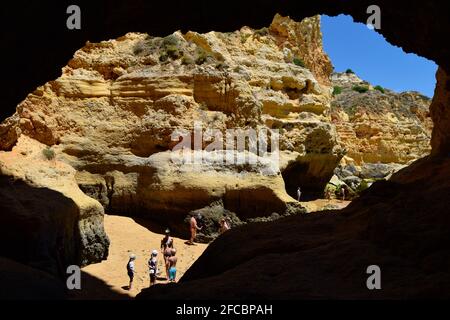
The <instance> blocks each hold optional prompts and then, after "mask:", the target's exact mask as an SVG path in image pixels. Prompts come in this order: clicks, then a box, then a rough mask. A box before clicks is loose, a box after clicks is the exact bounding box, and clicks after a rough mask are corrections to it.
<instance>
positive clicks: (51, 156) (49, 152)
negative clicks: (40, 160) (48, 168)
mask: <svg viewBox="0 0 450 320" xmlns="http://www.w3.org/2000/svg"><path fill="white" fill-rule="evenodd" d="M42 154H43V155H44V157H45V158H46V159H47V160H53V159H55V151H54V150H53V149H52V148H50V147H49V146H47V147H46V148H45V149H43V150H42Z"/></svg>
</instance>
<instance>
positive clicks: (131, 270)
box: [127, 253, 136, 290]
mask: <svg viewBox="0 0 450 320" xmlns="http://www.w3.org/2000/svg"><path fill="white" fill-rule="evenodd" d="M135 260H136V255H135V254H133V253H132V254H130V259H129V260H128V263H127V273H128V277H129V278H130V284H129V285H128V290H131V288H132V287H133V279H134V274H135V273H136V269H135V263H134V262H135Z"/></svg>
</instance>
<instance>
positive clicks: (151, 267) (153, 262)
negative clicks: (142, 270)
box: [148, 250, 158, 287]
mask: <svg viewBox="0 0 450 320" xmlns="http://www.w3.org/2000/svg"><path fill="white" fill-rule="evenodd" d="M157 256H158V251H157V250H153V251H152V255H151V256H150V259H149V260H148V272H149V274H150V287H151V286H152V285H154V284H155V283H156V276H157V274H158V258H157Z"/></svg>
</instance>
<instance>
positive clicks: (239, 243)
mask: <svg viewBox="0 0 450 320" xmlns="http://www.w3.org/2000/svg"><path fill="white" fill-rule="evenodd" d="M435 172H439V173H440V174H439V175H436V174H435ZM449 174H450V160H449V158H430V157H427V158H425V159H422V160H419V161H418V162H416V163H414V164H413V165H412V166H410V167H408V168H406V169H404V170H402V171H400V172H398V173H396V174H395V175H394V176H393V177H392V178H391V180H390V181H382V182H377V183H375V184H374V185H373V187H372V188H370V189H369V190H368V191H367V192H365V193H364V194H363V195H362V196H361V197H360V198H358V199H357V200H355V201H354V202H353V203H352V204H351V205H350V206H349V207H347V208H346V209H343V210H341V211H340V212H339V213H338V212H336V211H329V212H323V213H316V214H314V215H302V216H292V217H288V218H282V219H280V220H278V221H274V222H272V223H269V224H264V223H254V224H249V225H246V226H243V227H240V228H234V229H232V230H230V231H229V232H227V233H225V234H224V235H223V236H221V237H220V238H218V239H217V240H216V241H214V242H213V243H212V244H211V245H210V246H209V247H208V249H207V250H206V251H205V253H204V254H203V255H202V256H201V257H200V258H199V260H197V261H196V262H195V263H194V265H193V266H192V267H191V268H190V269H189V270H188V272H186V274H185V275H184V276H183V278H182V279H181V281H180V282H179V284H178V285H176V286H169V287H163V286H156V287H153V288H151V289H147V290H144V291H143V292H142V293H141V294H140V295H138V298H140V299H155V298H156V297H158V298H160V299H177V298H182V297H186V296H189V297H190V298H192V299H231V298H239V299H250V298H253V299H280V298H284V299H290V298H291V299H329V298H338V299H355V298H358V299H380V298H383V299H413V298H425V297H426V298H439V299H442V298H448V297H449V296H450V273H449V271H448V270H449V266H450V253H449V251H448V250H447V247H448V245H449V244H450V238H449V235H448V228H449V227H450V219H449V218H448V206H449V205H450V184H449V181H450V180H449V179H448V176H449ZM437 226H438V227H437ZM370 265H378V266H379V267H380V268H381V274H382V275H381V278H382V290H368V289H367V287H366V281H367V278H368V275H367V274H366V270H367V267H368V266H370ZM255 270H258V272H255ZM269 282H270V283H271V286H270V290H267V283H269ZM210 288H214V290H213V291H211V289H210Z"/></svg>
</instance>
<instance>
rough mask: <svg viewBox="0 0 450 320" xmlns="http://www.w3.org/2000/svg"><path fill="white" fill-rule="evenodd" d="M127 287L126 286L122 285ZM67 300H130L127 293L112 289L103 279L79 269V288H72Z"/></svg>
mask: <svg viewBox="0 0 450 320" xmlns="http://www.w3.org/2000/svg"><path fill="white" fill-rule="evenodd" d="M122 288H123V289H124V288H128V286H124V287H122ZM67 296H68V299H69V300H132V297H130V296H129V295H127V294H123V293H120V292H117V291H116V290H114V289H113V288H112V287H111V286H110V285H108V284H107V283H106V282H104V281H103V280H101V279H99V278H97V277H94V276H92V275H90V274H88V273H86V272H85V271H83V270H82V271H81V290H72V291H69V292H68V294H67Z"/></svg>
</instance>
